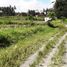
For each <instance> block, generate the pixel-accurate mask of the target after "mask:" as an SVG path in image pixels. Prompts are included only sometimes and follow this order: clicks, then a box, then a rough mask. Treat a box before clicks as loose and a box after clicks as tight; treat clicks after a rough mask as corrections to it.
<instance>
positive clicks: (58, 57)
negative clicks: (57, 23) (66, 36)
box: [49, 41, 65, 67]
mask: <svg viewBox="0 0 67 67" xmlns="http://www.w3.org/2000/svg"><path fill="white" fill-rule="evenodd" d="M64 52H65V47H64V41H63V42H62V44H60V46H59V47H58V51H57V52H56V54H55V55H54V57H53V58H52V62H51V64H50V65H49V67H61V64H62V58H63V55H64Z"/></svg>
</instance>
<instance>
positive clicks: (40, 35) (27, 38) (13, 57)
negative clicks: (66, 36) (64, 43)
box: [0, 17, 61, 67]
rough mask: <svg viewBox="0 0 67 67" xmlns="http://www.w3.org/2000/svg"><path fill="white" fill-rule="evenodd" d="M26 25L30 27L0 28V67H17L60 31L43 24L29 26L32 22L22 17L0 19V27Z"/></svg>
mask: <svg viewBox="0 0 67 67" xmlns="http://www.w3.org/2000/svg"><path fill="white" fill-rule="evenodd" d="M15 22H16V23H15ZM37 22H38V21H37ZM27 23H28V25H30V26H19V27H18V26H17V27H8V26H7V27H5V28H4V27H3V26H2V27H1V26H0V67H19V66H20V65H21V64H22V63H24V61H25V60H26V59H27V58H28V57H29V56H30V55H31V54H33V53H35V51H37V50H38V49H39V48H40V47H41V46H42V45H43V43H45V42H47V41H48V39H49V38H51V37H53V36H54V35H55V34H56V33H58V32H59V31H60V30H61V29H60V28H52V27H49V26H48V25H45V24H36V23H35V25H31V24H32V22H30V21H29V20H25V18H23V17H20V18H19V17H0V25H7V24H9V25H11V24H18V25H19V24H25V25H26V24H27ZM47 48H49V47H48V45H47ZM46 52H47V51H46ZM47 53H48V52H47Z"/></svg>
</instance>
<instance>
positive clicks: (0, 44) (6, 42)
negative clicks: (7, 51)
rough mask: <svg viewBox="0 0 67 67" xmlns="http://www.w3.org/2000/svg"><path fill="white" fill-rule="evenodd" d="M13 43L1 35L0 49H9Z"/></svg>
mask: <svg viewBox="0 0 67 67" xmlns="http://www.w3.org/2000/svg"><path fill="white" fill-rule="evenodd" d="M11 43H12V41H11V40H10V39H9V38H8V37H5V36H3V35H0V47H7V46H9V45H11Z"/></svg>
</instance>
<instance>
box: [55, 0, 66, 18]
mask: <svg viewBox="0 0 67 67" xmlns="http://www.w3.org/2000/svg"><path fill="white" fill-rule="evenodd" d="M54 10H55V13H56V16H57V17H58V18H61V17H67V0H56V3H55V5H54Z"/></svg>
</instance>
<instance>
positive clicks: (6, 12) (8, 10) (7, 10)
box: [0, 5, 16, 16]
mask: <svg viewBox="0 0 67 67" xmlns="http://www.w3.org/2000/svg"><path fill="white" fill-rule="evenodd" d="M15 9H16V7H15V6H14V7H11V5H10V6H9V7H0V10H1V11H2V15H3V16H14V15H15Z"/></svg>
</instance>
